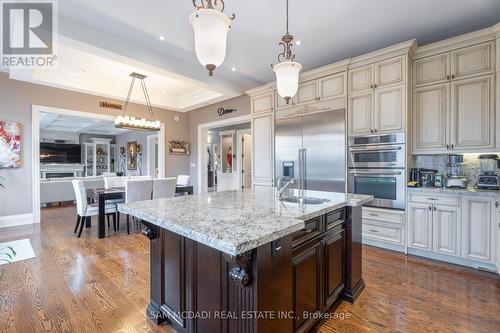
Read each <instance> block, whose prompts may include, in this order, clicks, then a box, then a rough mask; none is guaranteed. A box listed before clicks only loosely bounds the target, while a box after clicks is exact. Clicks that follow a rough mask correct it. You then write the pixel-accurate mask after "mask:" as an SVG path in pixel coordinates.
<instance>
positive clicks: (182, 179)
mask: <svg viewBox="0 0 500 333" xmlns="http://www.w3.org/2000/svg"><path fill="white" fill-rule="evenodd" d="M190 180H191V176H188V175H179V176H177V186H189V182H190Z"/></svg>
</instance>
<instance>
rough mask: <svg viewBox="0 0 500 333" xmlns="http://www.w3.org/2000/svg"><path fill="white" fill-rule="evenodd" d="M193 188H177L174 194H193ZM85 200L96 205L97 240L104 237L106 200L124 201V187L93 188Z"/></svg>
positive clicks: (88, 222) (87, 225) (89, 190)
mask: <svg viewBox="0 0 500 333" xmlns="http://www.w3.org/2000/svg"><path fill="white" fill-rule="evenodd" d="M193 192H194V189H193V186H177V187H176V188H175V193H176V194H186V193H187V194H188V195H191V194H193ZM87 199H88V200H89V202H94V203H97V206H98V212H99V213H98V219H97V238H99V239H100V238H104V237H106V228H105V218H106V216H105V215H106V214H105V207H106V201H108V200H120V199H121V200H123V201H125V187H112V188H107V189H106V188H93V189H87ZM86 227H87V228H90V219H88V221H87V224H86Z"/></svg>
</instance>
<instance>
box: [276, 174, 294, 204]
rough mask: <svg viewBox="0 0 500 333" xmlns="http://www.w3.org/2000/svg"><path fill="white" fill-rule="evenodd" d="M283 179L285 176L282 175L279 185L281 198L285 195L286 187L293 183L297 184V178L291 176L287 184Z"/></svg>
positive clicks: (279, 196)
mask: <svg viewBox="0 0 500 333" xmlns="http://www.w3.org/2000/svg"><path fill="white" fill-rule="evenodd" d="M283 181H284V178H283V177H280V178H279V179H278V187H277V191H278V198H279V199H281V198H282V197H283V193H284V192H285V191H286V189H287V188H288V187H289V186H290V185H293V184H295V178H290V179H289V180H288V181H287V182H286V183H285V185H283Z"/></svg>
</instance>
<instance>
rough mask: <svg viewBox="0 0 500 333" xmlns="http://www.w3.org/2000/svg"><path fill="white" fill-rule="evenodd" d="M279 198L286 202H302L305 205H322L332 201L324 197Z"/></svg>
mask: <svg viewBox="0 0 500 333" xmlns="http://www.w3.org/2000/svg"><path fill="white" fill-rule="evenodd" d="M279 200H280V201H284V202H292V203H301V204H305V205H321V204H324V203H327V202H328V201H330V200H328V199H322V198H310V197H297V196H291V197H284V198H280V199H279Z"/></svg>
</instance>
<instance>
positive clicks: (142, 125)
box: [115, 73, 160, 131]
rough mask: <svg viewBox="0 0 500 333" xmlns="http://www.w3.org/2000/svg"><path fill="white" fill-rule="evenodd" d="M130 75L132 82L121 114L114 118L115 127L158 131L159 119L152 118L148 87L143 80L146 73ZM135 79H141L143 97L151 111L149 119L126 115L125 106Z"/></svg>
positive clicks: (153, 116)
mask: <svg viewBox="0 0 500 333" xmlns="http://www.w3.org/2000/svg"><path fill="white" fill-rule="evenodd" d="M130 76H131V77H132V82H131V83H130V88H129V89H128V95H127V99H126V100H125V105H124V107H123V115H121V116H117V117H116V118H115V127H118V128H128V129H135V130H143V131H159V130H160V121H159V120H154V118H155V115H154V113H153V107H152V106H151V101H150V100H149V94H148V89H147V88H146V83H145V82H144V79H145V78H146V75H142V74H139V73H131V74H130ZM135 79H139V80H140V81H141V86H142V91H143V92H144V99H145V100H146V106H147V108H148V110H149V112H150V113H151V120H146V118H140V119H139V118H135V117H129V116H127V115H126V114H127V107H128V104H129V102H130V95H131V94H132V90H133V88H134V83H135Z"/></svg>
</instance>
